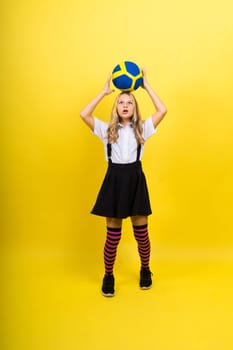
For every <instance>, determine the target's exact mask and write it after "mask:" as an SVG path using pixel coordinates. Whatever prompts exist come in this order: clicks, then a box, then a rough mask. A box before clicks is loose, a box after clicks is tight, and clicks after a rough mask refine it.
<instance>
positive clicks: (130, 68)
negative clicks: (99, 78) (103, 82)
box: [112, 61, 143, 91]
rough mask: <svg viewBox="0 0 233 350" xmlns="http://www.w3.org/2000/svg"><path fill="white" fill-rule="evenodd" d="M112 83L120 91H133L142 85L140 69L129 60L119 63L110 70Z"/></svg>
mask: <svg viewBox="0 0 233 350" xmlns="http://www.w3.org/2000/svg"><path fill="white" fill-rule="evenodd" d="M112 82H113V85H114V86H115V87H116V88H117V89H119V90H121V91H133V90H136V89H138V88H139V86H141V85H142V82H143V78H142V71H141V69H140V68H139V67H138V65H137V64H136V63H134V62H131V61H124V62H121V63H119V64H118V65H117V66H116V67H115V68H114V69H113V71H112Z"/></svg>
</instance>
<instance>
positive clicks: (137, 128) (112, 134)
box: [107, 91, 144, 145]
mask: <svg viewBox="0 0 233 350" xmlns="http://www.w3.org/2000/svg"><path fill="white" fill-rule="evenodd" d="M123 94H127V95H129V96H131V97H132V99H133V103H134V114H133V116H132V118H131V122H132V127H133V131H134V135H135V138H136V140H137V143H138V144H141V145H143V144H144V139H143V137H142V119H141V114H140V112H139V107H138V103H137V101H136V99H135V97H134V95H133V94H132V93H131V92H125V91H122V92H121V93H120V94H119V95H118V96H117V97H116V100H115V102H114V104H113V108H112V113H111V118H110V123H109V126H108V130H107V137H108V142H109V143H114V142H116V140H117V139H118V137H119V135H118V123H119V122H120V117H119V115H118V113H117V103H118V101H119V99H120V97H121V96H122V95H123Z"/></svg>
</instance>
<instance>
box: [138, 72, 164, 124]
mask: <svg viewBox="0 0 233 350" xmlns="http://www.w3.org/2000/svg"><path fill="white" fill-rule="evenodd" d="M142 73H143V85H142V87H143V88H144V89H145V90H146V91H147V93H148V94H149V96H150V98H151V100H152V102H153V104H154V106H155V109H156V112H155V113H154V114H153V115H152V121H153V125H154V127H156V126H157V125H158V124H159V123H160V122H161V120H162V119H163V118H164V116H165V114H166V113H167V108H166V106H165V105H164V104H163V102H162V101H161V100H160V98H159V97H158V96H157V94H156V93H155V91H154V90H153V89H152V87H151V86H150V84H149V82H148V80H147V77H146V71H145V69H144V68H143V69H142Z"/></svg>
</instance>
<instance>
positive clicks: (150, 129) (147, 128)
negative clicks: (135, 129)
mask: <svg viewBox="0 0 233 350" xmlns="http://www.w3.org/2000/svg"><path fill="white" fill-rule="evenodd" d="M156 131H157V129H156V128H155V127H154V124H153V121H152V117H149V118H148V119H146V120H145V121H144V123H143V132H142V137H143V138H144V140H147V139H148V138H149V137H150V136H152V135H153V134H155V133H156Z"/></svg>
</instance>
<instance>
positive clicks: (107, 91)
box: [103, 74, 115, 95]
mask: <svg viewBox="0 0 233 350" xmlns="http://www.w3.org/2000/svg"><path fill="white" fill-rule="evenodd" d="M111 78H112V75H111V74H109V75H108V79H107V81H106V83H105V85H104V87H103V92H104V93H105V94H106V95H109V94H111V93H112V92H114V91H115V90H114V89H112V88H111V86H110V82H111Z"/></svg>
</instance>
